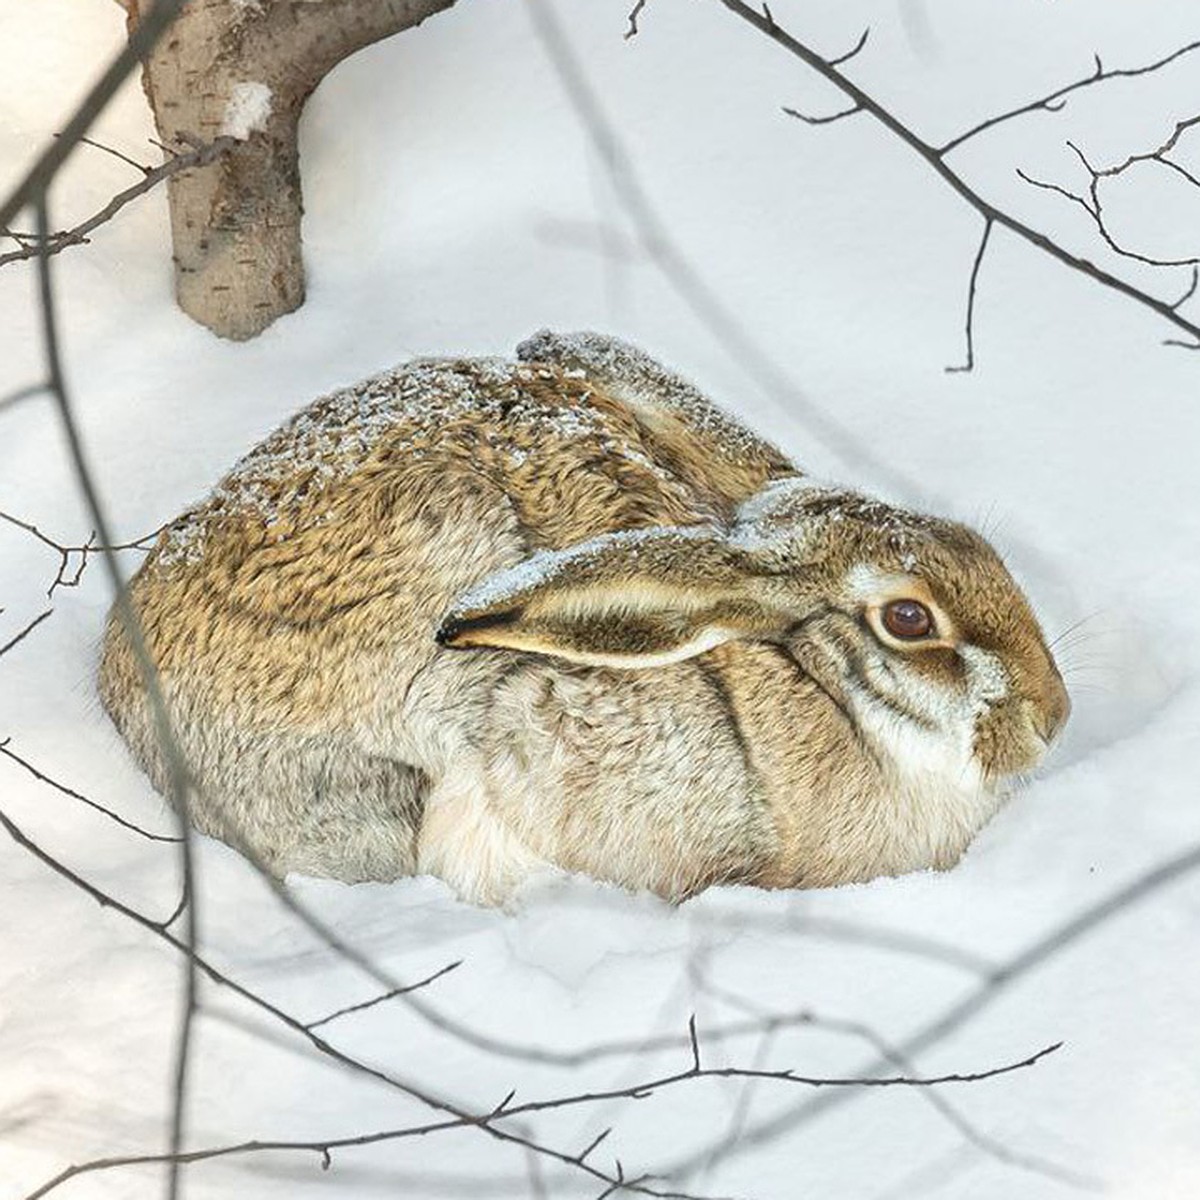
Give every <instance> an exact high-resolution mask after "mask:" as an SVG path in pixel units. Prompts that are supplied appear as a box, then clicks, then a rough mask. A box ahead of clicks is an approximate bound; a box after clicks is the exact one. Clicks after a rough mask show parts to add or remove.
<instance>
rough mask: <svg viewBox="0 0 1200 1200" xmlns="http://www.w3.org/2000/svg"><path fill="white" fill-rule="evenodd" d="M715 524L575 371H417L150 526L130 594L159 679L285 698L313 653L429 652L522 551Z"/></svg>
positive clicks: (372, 386)
mask: <svg viewBox="0 0 1200 1200" xmlns="http://www.w3.org/2000/svg"><path fill="white" fill-rule="evenodd" d="M726 510H727V501H726V500H725V498H724V497H722V496H721V495H719V494H718V493H717V492H716V491H715V490H711V491H710V490H709V489H707V488H706V487H705V486H704V485H703V483H702V482H701V483H700V484H698V483H697V481H696V479H695V478H694V477H686V476H684V475H682V474H680V473H678V472H676V471H675V470H673V468H672V464H671V463H670V461H669V458H668V457H667V456H664V455H662V454H661V453H660V452H659V451H658V448H657V444H656V443H655V441H654V439H653V438H652V437H650V436H647V435H646V434H645V433H644V431H643V429H642V427H641V426H640V425H639V423H638V420H637V419H636V417H635V415H634V414H633V413H632V411H631V410H630V408H629V407H628V406H627V405H626V404H625V403H623V402H622V401H620V400H618V399H616V398H614V397H613V396H612V395H611V393H609V392H608V391H606V390H605V389H604V388H603V387H602V386H599V385H597V384H596V383H594V382H591V381H589V380H588V379H587V378H586V377H584V376H583V375H582V374H581V373H578V372H571V371H568V370H564V369H562V368H560V367H557V366H550V365H544V364H536V363H509V362H504V361H498V360H488V359H483V360H480V359H468V360H439V361H418V362H413V363H408V364H405V365H403V366H400V367H398V368H396V369H395V370H392V371H388V372H384V373H382V374H380V375H377V376H374V377H373V378H371V379H368V380H366V381H364V382H363V383H361V384H359V385H357V386H355V387H351V388H345V389H342V390H341V391H338V392H334V393H332V394H330V395H328V396H324V397H322V398H321V399H319V400H317V401H315V402H314V403H312V404H311V405H309V406H308V407H307V408H306V409H304V410H302V411H301V412H300V413H298V414H297V415H296V416H295V417H293V418H292V419H291V420H290V421H289V422H288V423H287V424H285V425H284V426H282V427H281V428H280V429H279V430H277V431H276V432H275V433H274V434H272V435H271V436H270V437H268V438H267V439H266V440H265V441H263V442H262V443H261V444H260V445H259V446H258V447H256V448H255V449H254V450H253V451H251V452H250V453H249V454H248V455H247V456H246V457H245V458H243V459H242V460H241V461H240V462H239V463H238V464H237V465H236V466H235V467H234V468H233V470H232V471H230V472H229V474H228V475H227V476H226V477H225V478H224V479H223V480H222V481H221V482H220V483H219V484H218V485H217V487H216V488H215V489H214V491H213V492H212V494H211V495H210V496H209V497H208V498H207V499H206V500H204V501H203V502H202V503H200V504H199V505H197V506H196V507H194V508H193V509H191V510H189V511H188V512H186V513H184V514H183V515H182V516H181V517H180V518H179V519H178V520H177V521H175V522H174V523H173V524H172V525H171V526H169V527H168V528H167V529H166V530H165V531H164V532H163V534H162V535H161V536H160V539H159V542H158V544H157V546H156V547H155V549H154V551H153V552H152V553H151V555H150V556H149V557H148V559H147V561H146V563H145V565H144V567H143V569H142V571H141V572H140V573H139V576H138V578H137V580H136V581H135V584H134V589H133V592H134V598H135V601H136V602H137V603H138V606H139V608H140V610H141V611H142V614H143V620H144V622H145V624H146V625H147V632H148V635H149V637H150V639H151V642H152V644H153V648H154V649H155V652H156V656H157V657H158V659H159V663H160V666H163V667H164V668H166V669H168V670H170V669H172V668H173V667H179V668H180V669H192V668H194V664H195V663H196V661H197V659H198V658H201V657H204V658H206V659H207V660H209V661H210V665H211V666H213V668H214V670H215V671H216V675H217V676H220V677H228V678H229V679H230V680H235V681H236V688H237V689H238V690H239V692H240V694H241V695H242V696H243V697H245V698H247V700H248V701H249V702H252V703H257V702H258V699H261V693H263V692H264V691H265V692H272V693H280V694H288V695H290V696H291V697H292V698H293V700H294V699H295V698H298V697H302V696H303V695H304V694H305V693H306V691H308V690H310V689H311V688H313V687H315V686H317V685H318V684H319V683H321V680H322V679H324V678H325V676H323V675H322V673H321V672H319V671H314V669H313V661H314V656H315V655H321V656H322V657H324V658H325V659H326V660H327V661H328V662H330V663H336V662H344V661H345V660H346V659H347V657H348V655H353V657H354V658H355V660H356V661H357V662H359V663H361V662H363V661H366V659H367V657H369V655H370V652H371V651H372V650H373V649H376V648H377V649H378V650H380V651H381V652H383V653H390V652H392V651H393V650H394V648H395V647H396V646H397V645H400V644H407V645H412V644H414V642H416V643H419V644H420V645H421V646H422V647H426V648H427V649H428V651H429V653H432V652H433V642H432V633H433V630H434V629H435V628H436V626H437V623H438V621H439V619H440V617H441V616H442V615H443V614H444V612H445V610H446V609H447V607H448V606H449V605H450V603H451V602H452V601H453V599H454V598H455V597H456V596H457V595H458V594H459V593H460V592H462V591H463V590H465V589H466V588H468V587H470V586H471V585H472V584H474V583H475V582H477V581H478V580H479V579H481V578H482V577H483V576H485V575H487V574H488V573H490V572H491V571H494V570H497V569H499V568H500V567H504V566H508V565H511V564H513V563H515V562H518V561H520V560H521V559H522V558H524V557H527V556H528V555H529V554H531V553H533V552H535V551H537V550H540V549H557V548H560V547H563V546H567V545H570V544H572V543H574V542H577V541H581V540H584V539H586V538H589V537H593V536H595V535H597V534H600V533H606V532H611V531H613V530H619V529H639V528H647V527H650V526H654V525H663V524H667V525H688V524H696V523H699V522H704V521H712V520H720V519H723V518H724V517H725V516H726V515H727V511H726ZM217 657H220V658H221V659H222V660H226V659H227V660H228V661H227V662H225V661H222V662H220V663H217V662H216V661H215V660H216V658H217ZM255 672H257V674H259V675H261V676H262V678H261V680H260V682H261V684H262V686H261V688H260V687H257V686H255V687H252V688H251V689H250V693H252V694H254V695H255V697H256V699H254V700H252V701H251V700H250V696H249V694H248V693H247V692H246V690H245V689H246V686H247V684H248V682H249V678H250V675H251V674H252V673H255ZM326 674H327V673H326ZM326 682H327V680H326ZM323 686H324V685H323V684H322V687H323ZM314 703H316V702H315V701H314ZM321 703H324V701H323V700H322V701H321Z"/></svg>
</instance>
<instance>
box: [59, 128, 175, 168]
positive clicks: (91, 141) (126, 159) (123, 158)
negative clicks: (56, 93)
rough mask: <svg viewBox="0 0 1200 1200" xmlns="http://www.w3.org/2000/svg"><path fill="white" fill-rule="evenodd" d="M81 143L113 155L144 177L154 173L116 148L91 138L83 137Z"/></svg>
mask: <svg viewBox="0 0 1200 1200" xmlns="http://www.w3.org/2000/svg"><path fill="white" fill-rule="evenodd" d="M54 136H55V137H58V134H55V135H54ZM79 141H80V144H81V145H84V146H91V147H92V148H93V149H96V150H102V151H104V153H105V154H111V155H112V156H113V158H116V159H120V161H121V162H123V163H128V164H129V165H130V166H131V167H133V168H134V170H136V171H141V173H142V174H143V175H150V174H153V172H154V168H153V167H150V166H147V165H146V164H145V163H140V162H138V160H137V159H136V158H130V156H129V155H128V154H126V153H124V151H121V150H118V149H117V148H116V147H115V146H106V145H105V144H104V143H103V142H98V141H96V139H95V138H90V137H81V138H80V139H79Z"/></svg>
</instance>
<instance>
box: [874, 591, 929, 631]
mask: <svg viewBox="0 0 1200 1200" xmlns="http://www.w3.org/2000/svg"><path fill="white" fill-rule="evenodd" d="M883 627H884V628H885V629H886V630H887V631H888V633H890V634H891V635H892V637H897V638H902V639H905V640H911V639H913V638H923V637H928V636H929V635H930V634H931V633H932V632H933V614H932V613H931V612H930V611H929V609H927V608H926V607H925V605H923V604H922V603H921V602H920V601H919V600H892V601H891V602H890V603H888V604H885V605H884V608H883Z"/></svg>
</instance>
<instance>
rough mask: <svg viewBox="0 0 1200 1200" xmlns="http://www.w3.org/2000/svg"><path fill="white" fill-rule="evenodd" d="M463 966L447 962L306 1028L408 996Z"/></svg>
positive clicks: (339, 1010)
mask: <svg viewBox="0 0 1200 1200" xmlns="http://www.w3.org/2000/svg"><path fill="white" fill-rule="evenodd" d="M461 966H462V959H458V960H457V961H456V962H452V963H447V964H446V965H445V966H444V967H440V968H439V969H438V970H436V971H434V972H433V974H432V975H426V976H425V978H424V979H418V980H417V982H416V983H410V984H407V985H406V986H404V987H398V988H392V989H391V990H389V991H386V992H384V993H383V994H382V995H381V996H375V997H373V998H372V999H370V1000H364V1001H363V1002H362V1003H361V1004H348V1005H347V1006H346V1007H345V1008H339V1009H338V1010H337V1011H336V1012H331V1013H330V1014H329V1015H328V1016H327V1017H321V1018H319V1019H318V1020H316V1021H309V1022H308V1024H307V1025H305V1027H304V1028H305V1029H317V1028H318V1027H320V1026H321V1025H328V1024H329V1023H330V1022H331V1021H336V1020H338V1019H339V1018H340V1017H346V1016H349V1015H350V1014H351V1013H359V1012H363V1011H365V1010H366V1009H368V1008H374V1007H375V1005H377V1004H383V1003H384V1002H385V1001H387V1000H392V999H394V998H395V997H396V996H406V995H408V993H409V992H416V991H419V990H420V989H421V988H424V987H428V986H429V985H430V984H431V983H433V982H434V981H435V980H438V979H441V977H442V976H443V975H449V974H450V972H451V971H454V970H457V968H459V967H461Z"/></svg>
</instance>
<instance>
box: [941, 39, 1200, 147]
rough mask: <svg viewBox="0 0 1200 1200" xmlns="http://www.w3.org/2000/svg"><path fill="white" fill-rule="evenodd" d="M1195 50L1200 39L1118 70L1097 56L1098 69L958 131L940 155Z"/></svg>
mask: <svg viewBox="0 0 1200 1200" xmlns="http://www.w3.org/2000/svg"><path fill="white" fill-rule="evenodd" d="M1196 50H1200V41H1196V42H1189V43H1188V44H1187V45H1186V46H1181V47H1180V48H1179V49H1178V50H1175V51H1173V52H1172V53H1170V54H1168V55H1167V56H1166V57H1165V58H1160V59H1158V60H1157V61H1156V62H1152V63H1147V64H1146V65H1145V66H1144V67H1130V68H1127V69H1124V70H1115V71H1108V70H1106V69H1105V68H1104V64H1103V63H1102V62H1101V61H1100V56H1099V55H1096V65H1095V69H1094V70H1093V71H1092V73H1091V74H1090V75H1088V76H1086V77H1085V78H1083V79H1078V80H1076V81H1075V82H1074V83H1069V84H1067V86H1066V87H1061V88H1059V89H1058V90H1057V91H1053V92H1050V93H1048V94H1047V95H1045V96H1042V97H1040V98H1039V99H1037V100H1030V101H1029V103H1027V104H1022V105H1021V106H1020V107H1019V108H1012V109H1009V110H1008V111H1007V112H1003V113H1000V114H998V115H997V116H994V117H989V118H988V119H987V120H986V121H980V122H979V124H978V125H973V126H972V127H971V128H970V129H967V130H965V131H964V132H963V133H960V134H958V136H957V137H953V138H951V139H950V140H949V141H948V142H943V143H942V144H941V145H940V146H938V147H937V152H938V154H949V153H950V151H951V150H954V149H956V148H957V147H959V146H961V145H962V144H963V143H964V142H968V141H970V140H971V139H972V138H974V137H978V136H979V134H981V133H984V132H985V131H986V130H989V129H994V128H995V127H996V126H997V125H1003V124H1004V122H1006V121H1011V120H1013V119H1014V118H1015V117H1022V116H1025V115H1026V114H1028V113H1033V112H1039V111H1041V112H1061V111H1062V109H1063V108H1064V106H1065V105H1066V98H1067V97H1068V96H1069V95H1071V94H1072V93H1073V92H1078V91H1082V90H1083V89H1084V88H1090V87H1092V86H1094V85H1095V84H1097V83H1104V82H1106V81H1108V80H1110V79H1133V78H1135V77H1136V76H1139V75H1150V74H1153V73H1154V72H1155V71H1159V70H1161V69H1162V68H1163V67H1166V66H1169V65H1170V64H1171V63H1173V62H1175V61H1176V60H1177V59H1180V58H1183V57H1184V56H1185V55H1187V54H1191V53H1193V52H1194V51H1196Z"/></svg>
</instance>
